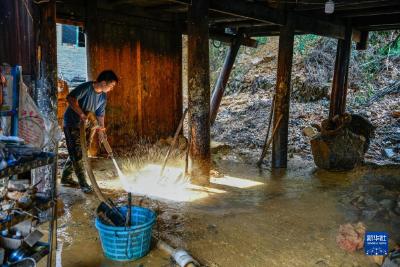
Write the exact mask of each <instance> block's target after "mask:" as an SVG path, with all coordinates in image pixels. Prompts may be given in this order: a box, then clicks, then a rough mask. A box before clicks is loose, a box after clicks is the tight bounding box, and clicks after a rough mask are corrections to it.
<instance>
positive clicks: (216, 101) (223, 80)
mask: <svg viewBox="0 0 400 267" xmlns="http://www.w3.org/2000/svg"><path fill="white" fill-rule="evenodd" d="M242 39H243V36H242V35H241V36H239V37H238V38H237V39H235V40H234V41H233V42H232V43H231V45H230V47H229V48H228V51H227V53H226V56H225V61H224V65H223V66H222V70H221V72H220V74H219V76H218V80H217V82H216V83H215V87H214V91H213V94H212V97H211V111H210V112H211V115H210V121H211V124H214V122H215V118H216V117H217V113H218V109H219V105H220V104H221V100H222V96H223V95H224V92H225V87H226V84H227V83H228V79H229V75H230V74H231V71H232V67H233V64H234V63H235V59H236V55H237V53H238V51H239V48H240V45H241V43H242Z"/></svg>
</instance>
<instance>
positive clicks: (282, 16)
mask: <svg viewBox="0 0 400 267" xmlns="http://www.w3.org/2000/svg"><path fill="white" fill-rule="evenodd" d="M170 2H175V3H181V4H187V3H188V0H170ZM210 10H212V11H215V12H220V13H223V14H226V15H231V16H236V17H242V18H244V19H247V20H255V21H259V22H264V23H269V24H271V23H272V24H276V25H280V26H282V25H285V24H286V17H287V15H288V13H287V12H284V11H283V10H282V9H276V8H270V7H268V6H267V5H265V3H261V2H247V1H243V0H210ZM290 15H291V16H292V17H293V19H294V21H295V29H296V30H298V31H302V32H306V33H312V34H318V35H323V36H327V37H331V38H337V39H344V35H345V30H346V27H345V25H344V24H340V23H334V22H330V21H325V20H321V19H316V18H313V17H308V16H304V15H298V14H290ZM359 36H360V34H359V32H358V31H356V30H354V35H353V38H354V41H356V42H359Z"/></svg>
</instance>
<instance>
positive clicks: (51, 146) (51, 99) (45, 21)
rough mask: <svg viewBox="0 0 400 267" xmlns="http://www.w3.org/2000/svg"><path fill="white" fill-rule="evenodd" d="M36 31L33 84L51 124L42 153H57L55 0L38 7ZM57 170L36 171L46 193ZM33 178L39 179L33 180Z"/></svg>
mask: <svg viewBox="0 0 400 267" xmlns="http://www.w3.org/2000/svg"><path fill="white" fill-rule="evenodd" d="M37 30H38V40H37V45H38V49H37V50H38V58H37V60H38V68H39V70H38V77H37V81H36V84H37V86H36V94H35V96H36V99H37V106H38V108H39V110H40V112H41V113H42V115H43V116H44V117H45V118H47V119H48V120H49V121H50V123H51V129H50V136H49V142H48V143H47V145H46V147H45V150H46V151H51V152H54V153H56V154H57V146H58V140H56V138H57V137H56V136H54V133H56V130H55V129H58V121H57V94H58V91H57V32H56V1H55V0H50V1H49V2H44V3H41V4H40V5H39V24H38V26H37ZM54 170H56V168H54V169H53V168H50V167H43V168H38V169H35V171H34V181H35V183H36V182H38V181H39V180H40V179H42V180H44V182H43V181H42V183H41V184H40V185H39V186H40V187H41V188H43V189H44V190H46V191H49V190H51V188H50V185H51V184H52V182H53V181H52V180H53V179H55V177H56V173H54ZM36 179H38V180H37V181H36Z"/></svg>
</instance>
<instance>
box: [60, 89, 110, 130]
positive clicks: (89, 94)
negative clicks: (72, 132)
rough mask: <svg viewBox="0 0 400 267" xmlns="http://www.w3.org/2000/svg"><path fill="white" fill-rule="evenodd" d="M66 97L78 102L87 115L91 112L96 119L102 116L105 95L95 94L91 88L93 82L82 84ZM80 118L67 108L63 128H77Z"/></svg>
mask: <svg viewBox="0 0 400 267" xmlns="http://www.w3.org/2000/svg"><path fill="white" fill-rule="evenodd" d="M68 96H73V97H75V98H76V99H77V100H78V103H79V106H80V107H81V109H82V111H83V112H84V113H85V114H86V115H87V114H88V112H93V113H95V114H96V116H97V117H100V116H104V114H105V111H106V103H107V95H106V93H96V91H95V90H94V88H93V82H86V83H82V84H81V85H79V86H78V87H76V88H75V89H74V90H72V91H71V92H70V93H69V95H68ZM79 123H80V117H79V115H78V113H76V112H75V111H74V110H73V109H72V108H71V106H68V108H67V110H66V111H65V113H64V127H74V128H79Z"/></svg>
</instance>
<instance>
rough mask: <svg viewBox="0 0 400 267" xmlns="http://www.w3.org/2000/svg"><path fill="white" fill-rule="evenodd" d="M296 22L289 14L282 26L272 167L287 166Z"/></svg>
mask: <svg viewBox="0 0 400 267" xmlns="http://www.w3.org/2000/svg"><path fill="white" fill-rule="evenodd" d="M294 22H295V20H294V19H293V18H292V17H291V16H289V17H288V20H287V24H286V25H285V26H283V27H282V28H281V31H280V37H279V52H278V53H279V54H278V70H277V77H276V88H275V92H276V93H275V106H274V120H273V125H274V129H275V128H276V129H277V130H276V134H275V135H274V137H273V143H272V167H273V168H286V167H287V151H288V128H289V105H290V80H291V74H292V61H293V44H294V27H295V25H294Z"/></svg>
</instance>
